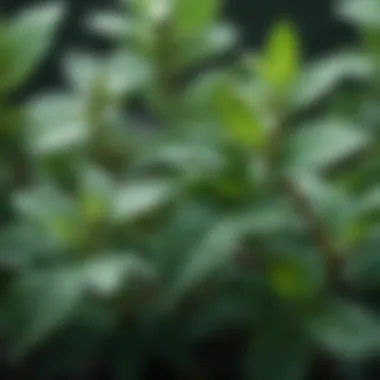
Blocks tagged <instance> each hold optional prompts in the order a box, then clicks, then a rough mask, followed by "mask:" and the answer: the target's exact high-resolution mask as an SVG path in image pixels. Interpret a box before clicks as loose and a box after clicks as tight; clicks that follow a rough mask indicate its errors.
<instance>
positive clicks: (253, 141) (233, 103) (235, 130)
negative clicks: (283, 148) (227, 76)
mask: <svg viewBox="0 0 380 380" xmlns="http://www.w3.org/2000/svg"><path fill="white" fill-rule="evenodd" d="M214 106H215V111H216V113H217V115H218V116H219V119H220V124H221V126H222V127H224V129H225V131H226V134H227V135H228V136H229V137H230V138H231V140H233V141H236V142H237V143H239V144H241V145H242V146H248V147H253V148H261V147H262V146H263V144H264V143H265V130H264V128H263V125H262V123H261V120H260V118H259V117H258V115H257V113H256V112H255V110H254V109H253V107H252V106H251V105H250V104H249V103H248V102H247V100H246V99H245V98H243V97H242V96H241V94H239V93H238V92H237V91H236V90H235V89H234V88H231V87H229V86H228V85H224V84H221V85H219V86H217V87H216V88H215V92H214Z"/></svg>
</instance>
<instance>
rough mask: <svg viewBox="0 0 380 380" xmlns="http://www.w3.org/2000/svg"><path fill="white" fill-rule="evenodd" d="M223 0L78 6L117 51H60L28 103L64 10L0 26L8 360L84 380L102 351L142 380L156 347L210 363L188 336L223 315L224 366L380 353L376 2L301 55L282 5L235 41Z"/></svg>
mask: <svg viewBox="0 0 380 380" xmlns="http://www.w3.org/2000/svg"><path fill="white" fill-rule="evenodd" d="M222 5H223V4H222V1H221V0H129V1H127V0H120V2H119V8H118V10H117V11H115V12H114V13H112V12H110V11H105V10H100V11H99V12H98V13H96V14H90V15H89V17H88V19H86V20H85V22H86V25H87V26H88V28H90V29H91V30H92V31H93V32H94V33H96V34H97V35H99V36H101V37H102V38H106V39H108V40H109V41H110V42H111V43H112V44H113V50H112V51H111V52H110V53H107V54H103V55H95V54H94V53H91V52H85V51H70V52H67V54H66V55H65V56H64V57H62V65H61V70H62V73H63V75H64V77H65V80H66V84H67V86H66V88H65V89H61V90H57V91H55V92H47V93H37V94H34V96H32V97H31V98H29V99H28V100H27V101H26V102H25V103H23V104H18V103H15V102H13V101H12V94H13V93H14V92H15V91H17V90H18V88H19V86H20V85H22V84H23V83H25V81H26V80H27V79H28V78H29V77H30V76H31V75H32V74H33V72H34V70H35V69H37V67H38V65H39V63H40V62H41V60H42V59H43V57H44V56H45V54H46V53H47V51H48V49H49V48H50V46H52V43H53V41H54V36H55V35H56V33H57V31H58V28H59V23H60V20H62V17H63V15H64V9H63V7H61V6H59V5H56V4H54V5H49V6H44V7H39V8H31V9H28V10H26V11H25V12H22V13H21V14H20V15H18V16H16V17H15V18H14V19H12V20H3V21H2V22H1V24H0V115H1V118H0V134H1V140H0V144H1V155H0V157H1V159H0V180H1V200H0V204H1V214H0V215H1V219H0V223H1V224H0V228H1V231H0V280H1V294H2V297H1V307H2V313H1V319H0V326H1V327H0V331H1V337H2V341H3V342H4V346H5V347H6V352H5V357H6V360H7V362H8V363H9V365H10V366H14V367H15V371H17V368H22V366H23V365H25V363H29V362H32V363H33V365H32V366H31V367H30V369H29V370H28V373H29V374H30V376H31V377H32V378H36V379H40V378H41V379H43V378H47V379H58V378H61V377H60V376H66V377H68V378H74V379H75V378H78V379H82V378H86V379H87V378H88V379H92V378H94V376H95V373H96V372H97V371H98V369H99V368H98V364H99V362H102V363H105V364H104V368H103V370H104V371H105V373H106V377H107V378H112V379H113V378H114V379H125V378H136V379H138V378H143V377H144V374H145V371H146V368H147V367H146V366H147V363H149V358H151V357H152V356H154V358H156V359H157V360H158V361H159V362H160V363H161V364H163V365H164V366H166V367H167V368H169V369H171V370H173V371H175V373H178V377H180V376H181V377H188V378H192V379H195V378H197V379H199V378H203V379H216V378H219V377H218V376H219V374H218V373H217V371H214V370H213V369H210V366H209V363H204V360H202V358H199V357H198V355H196V354H195V353H194V350H193V347H194V345H197V344H200V343H201V342H204V341H205V340H207V339H208V338H209V337H210V336H222V335H223V334H225V332H226V331H233V332H234V334H235V335H236V336H237V335H239V334H242V335H243V336H244V343H242V344H241V346H242V348H243V349H242V354H241V355H240V359H239V366H237V368H236V369H235V372H236V373H235V374H234V377H236V378H247V379H258V380H271V379H276V380H297V379H299V380H301V379H308V378H310V374H311V372H312V369H313V368H314V367H313V366H314V363H315V360H316V358H317V356H318V355H319V354H320V353H323V354H324V355H326V356H328V357H330V358H332V360H333V362H334V365H335V366H336V367H337V368H338V369H339V371H340V374H341V375H342V378H343V379H344V380H359V379H363V378H364V377H363V376H364V375H363V373H364V372H362V371H363V368H364V364H365V363H366V362H367V361H368V360H370V359H372V358H376V357H377V355H378V354H379V348H380V347H379V346H380V324H379V320H378V318H379V316H378V312H379V309H378V305H376V303H374V302H372V301H373V300H372V301H371V300H369V299H368V298H367V297H366V295H377V294H378V291H379V279H378V271H379V269H380V261H379V255H378V252H377V246H378V237H377V235H378V226H379V215H380V214H379V212H378V208H379V207H380V197H379V194H378V193H379V189H378V183H377V172H378V171H377V169H378V168H380V153H379V152H380V150H379V149H378V148H379V142H378V132H377V126H378V124H379V115H380V113H379V111H378V109H377V108H378V107H377V106H378V94H379V80H378V79H379V78H380V76H379V73H378V67H379V65H378V63H379V54H378V53H379V52H378V50H379V46H380V44H379V42H380V35H379V28H380V19H379V20H377V18H378V17H376V15H377V13H376V12H375V9H376V7H378V4H377V0H370V1H369V0H366V1H364V0H350V1H348V2H344V3H343V2H342V3H338V4H337V7H336V8H337V9H336V13H337V16H338V17H341V18H342V19H344V20H345V21H346V22H351V23H352V24H353V25H354V26H355V27H356V28H357V30H358V34H359V35H360V39H359V40H358V43H357V45H356V46H353V47H352V46H351V47H347V49H344V50H343V51H334V52H332V53H331V54H329V55H328V56H326V57H322V58H320V59H318V60H316V61H312V62H310V61H309V60H307V59H305V58H304V57H303V54H302V36H299V34H298V33H297V27H296V25H293V24H292V23H291V22H290V21H287V20H280V21H278V22H275V23H274V24H273V25H272V26H271V27H270V30H268V37H267V39H266V41H265V43H264V44H263V46H261V47H260V49H259V50H258V51H257V52H255V53H253V52H245V53H244V54H241V55H240V56H239V57H236V51H237V50H238V49H236V47H238V46H239V36H238V33H237V32H236V31H235V28H234V27H233V26H231V25H228V24H226V23H225V22H222V21H220V20H219V12H220V10H221V7H222ZM226 55H227V56H230V58H231V59H228V60H227V62H225V60H224V59H221V57H225V56H226ZM218 62H219V63H218ZM136 100H137V101H138V102H140V103H141V105H142V109H143V114H141V113H138V112H136V109H135V107H134V104H135V102H136ZM146 115H150V117H149V118H146V117H144V116H146ZM231 360H232V359H231ZM220 364H221V365H222V363H220ZM28 368H29V367H28ZM28 376H29V375H28Z"/></svg>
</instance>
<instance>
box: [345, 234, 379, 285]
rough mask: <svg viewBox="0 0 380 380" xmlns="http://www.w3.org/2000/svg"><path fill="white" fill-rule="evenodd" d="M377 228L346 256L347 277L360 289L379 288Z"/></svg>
mask: <svg viewBox="0 0 380 380" xmlns="http://www.w3.org/2000/svg"><path fill="white" fill-rule="evenodd" d="M378 236H379V234H378V228H376V229H375V231H374V234H373V236H370V237H369V238H368V239H366V241H365V242H363V243H362V244H360V245H358V247H356V248H355V250H353V252H352V253H351V255H350V256H348V258H347V264H346V276H347V279H348V280H349V281H350V282H351V283H352V284H354V285H355V286H356V287H357V288H359V289H362V290H368V291H370V290H373V291H375V292H376V291H377V289H380V277H379V271H380V255H379V238H378Z"/></svg>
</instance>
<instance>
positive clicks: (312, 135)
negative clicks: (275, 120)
mask: <svg viewBox="0 0 380 380" xmlns="http://www.w3.org/2000/svg"><path fill="white" fill-rule="evenodd" d="M369 142H370V136H369V135H368V134H367V133H366V132H365V131H364V130H363V129H361V127H360V126H356V125H352V123H350V122H348V121H343V120H334V119H321V120H319V121H315V122H312V123H310V124H308V125H305V126H304V127H303V128H302V129H301V130H299V131H297V132H295V133H294V134H293V135H291V136H290V137H289V141H288V144H287V146H286V149H287V155H286V163H285V168H286V170H288V171H290V172H293V173H298V174H300V173H304V174H308V173H310V171H312V172H315V171H317V170H323V169H326V168H327V167H330V166H332V165H336V164H338V163H340V162H341V161H342V160H345V159H347V158H349V157H351V156H352V155H353V154H355V153H357V152H358V151H359V150H360V149H362V148H364V147H365V146H366V145H367V144H368V143H369Z"/></svg>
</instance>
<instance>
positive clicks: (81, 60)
mask: <svg viewBox="0 0 380 380" xmlns="http://www.w3.org/2000/svg"><path fill="white" fill-rule="evenodd" d="M103 67H104V62H103V61H102V60H100V59H99V58H98V57H96V56H93V55H90V54H88V53H84V52H75V53H74V52H73V53H69V54H67V56H66V59H65V60H64V67H63V69H64V73H65V76H66V78H67V80H68V82H69V85H70V86H71V87H72V88H73V89H74V90H76V91H78V92H80V93H83V94H85V95H89V94H90V93H91V91H92V90H93V87H94V85H95V83H96V81H97V80H98V79H99V76H101V74H102V73H103Z"/></svg>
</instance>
